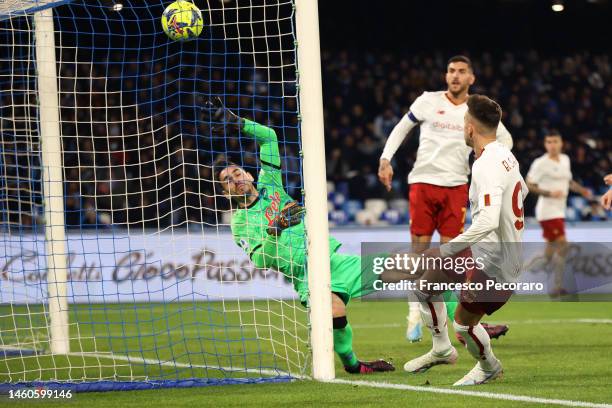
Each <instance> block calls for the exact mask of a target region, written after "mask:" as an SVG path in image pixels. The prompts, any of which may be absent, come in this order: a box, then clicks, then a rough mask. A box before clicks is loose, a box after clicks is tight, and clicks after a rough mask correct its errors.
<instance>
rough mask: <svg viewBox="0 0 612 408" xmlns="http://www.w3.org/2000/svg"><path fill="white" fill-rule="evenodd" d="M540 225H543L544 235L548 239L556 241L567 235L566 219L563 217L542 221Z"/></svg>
mask: <svg viewBox="0 0 612 408" xmlns="http://www.w3.org/2000/svg"><path fill="white" fill-rule="evenodd" d="M540 225H541V226H542V236H543V237H544V239H546V240H547V241H555V240H556V239H557V238H559V237H562V236H564V235H565V220H564V219H563V218H553V219H552V220H544V221H540Z"/></svg>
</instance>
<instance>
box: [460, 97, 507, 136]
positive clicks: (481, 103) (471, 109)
mask: <svg viewBox="0 0 612 408" xmlns="http://www.w3.org/2000/svg"><path fill="white" fill-rule="evenodd" d="M467 106H468V113H469V114H470V116H472V117H473V118H474V119H476V120H477V121H478V122H480V123H481V124H482V125H483V126H484V127H486V128H487V129H490V130H492V129H495V128H497V126H498V125H499V121H500V120H501V116H502V109H501V107H500V106H499V104H498V103H497V102H495V101H494V100H493V99H491V98H488V97H486V96H484V95H478V94H474V95H470V96H469V97H468V100H467Z"/></svg>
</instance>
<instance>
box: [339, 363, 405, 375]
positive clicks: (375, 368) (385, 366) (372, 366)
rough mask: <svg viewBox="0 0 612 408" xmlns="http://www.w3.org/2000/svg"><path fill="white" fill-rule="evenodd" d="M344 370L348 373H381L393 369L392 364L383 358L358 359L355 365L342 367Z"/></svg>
mask: <svg viewBox="0 0 612 408" xmlns="http://www.w3.org/2000/svg"><path fill="white" fill-rule="evenodd" d="M344 370H345V371H346V372H347V373H350V374H372V373H382V372H387V371H395V367H393V364H391V363H389V362H386V361H385V360H375V361H359V363H358V364H357V365H356V366H355V367H347V366H345V367H344Z"/></svg>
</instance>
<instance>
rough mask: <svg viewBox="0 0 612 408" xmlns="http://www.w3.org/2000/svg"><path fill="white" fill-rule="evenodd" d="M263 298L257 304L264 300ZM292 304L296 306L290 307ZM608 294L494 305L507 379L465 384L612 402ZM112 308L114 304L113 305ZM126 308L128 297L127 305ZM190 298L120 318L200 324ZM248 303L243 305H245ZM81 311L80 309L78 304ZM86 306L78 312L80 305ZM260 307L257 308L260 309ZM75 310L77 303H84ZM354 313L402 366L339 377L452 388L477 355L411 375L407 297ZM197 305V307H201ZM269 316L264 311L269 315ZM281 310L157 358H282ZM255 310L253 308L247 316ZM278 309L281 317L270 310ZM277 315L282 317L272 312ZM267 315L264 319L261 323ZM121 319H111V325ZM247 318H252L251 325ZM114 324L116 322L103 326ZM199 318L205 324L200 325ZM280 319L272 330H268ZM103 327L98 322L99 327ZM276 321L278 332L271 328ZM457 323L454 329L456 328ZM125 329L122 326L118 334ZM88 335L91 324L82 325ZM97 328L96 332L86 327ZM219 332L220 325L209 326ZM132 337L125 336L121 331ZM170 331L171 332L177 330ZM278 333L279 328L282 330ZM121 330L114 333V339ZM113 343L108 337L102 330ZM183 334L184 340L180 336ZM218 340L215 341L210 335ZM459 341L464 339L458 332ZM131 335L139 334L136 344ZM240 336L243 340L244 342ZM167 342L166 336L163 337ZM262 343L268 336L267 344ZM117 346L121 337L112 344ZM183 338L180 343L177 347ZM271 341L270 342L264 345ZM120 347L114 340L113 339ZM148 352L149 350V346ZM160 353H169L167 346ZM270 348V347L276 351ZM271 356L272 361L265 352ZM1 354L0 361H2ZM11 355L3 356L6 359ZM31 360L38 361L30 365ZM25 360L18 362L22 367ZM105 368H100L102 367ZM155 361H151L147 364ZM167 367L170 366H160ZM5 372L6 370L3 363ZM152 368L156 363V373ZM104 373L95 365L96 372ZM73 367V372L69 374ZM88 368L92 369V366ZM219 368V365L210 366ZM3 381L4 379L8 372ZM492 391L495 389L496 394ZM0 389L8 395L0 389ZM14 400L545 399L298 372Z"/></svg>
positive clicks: (367, 347) (358, 341) (393, 402)
mask: <svg viewBox="0 0 612 408" xmlns="http://www.w3.org/2000/svg"><path fill="white" fill-rule="evenodd" d="M256 306H257V307H255V308H254V310H255V311H243V313H244V316H238V315H234V316H233V317H232V314H231V313H230V314H229V316H230V317H228V316H223V317H222V316H217V318H219V319H222V320H221V321H220V322H226V323H227V324H229V325H230V326H232V327H234V325H235V324H236V322H237V319H238V320H241V323H240V324H242V326H243V327H247V328H248V319H252V320H257V319H260V318H261V319H263V318H265V317H264V316H261V317H260V316H258V315H257V314H258V313H260V314H261V313H263V310H264V309H265V308H264V307H263V306H264V305H256ZM260 306H261V307H260ZM289 306H290V307H289ZM610 306H611V305H610V303H603V302H602V303H596V302H583V303H570V302H534V303H528V302H519V301H515V302H511V303H509V304H508V305H506V306H505V307H504V308H502V309H501V310H500V311H499V312H497V313H496V314H495V315H494V316H492V317H489V319H488V321H489V322H508V323H509V325H510V332H509V333H508V335H507V336H505V337H503V338H502V339H500V340H496V341H494V342H493V347H494V351H495V353H496V355H497V356H498V357H499V358H500V359H501V361H502V363H503V365H504V371H505V376H504V378H503V379H502V380H500V381H496V382H494V383H491V384H487V385H484V386H479V387H470V388H469V391H478V392H488V393H493V394H512V395H521V396H530V397H537V398H547V399H563V400H572V401H581V402H590V403H600V404H612V386H611V385H610V381H611V379H612V367H611V364H610V362H611V361H612V360H611V358H610V355H611V353H612V307H610ZM109 307H110V308H112V307H111V306H109ZM121 307H122V308H123V307H124V306H121ZM185 307H187V306H173V307H171V308H170V309H168V307H166V309H164V307H163V306H160V305H157V306H155V308H154V309H151V308H148V309H143V310H148V311H149V312H148V313H151V315H150V316H148V317H149V318H151V317H152V316H153V315H157V316H162V315H163V313H164V310H165V311H166V313H167V312H168V310H170V311H171V312H172V313H170V317H168V319H170V321H168V319H166V318H164V320H163V321H158V320H157V319H149V322H148V323H146V322H147V319H146V318H145V317H147V316H145V315H129V314H127V312H124V313H123V317H122V319H127V321H128V323H129V320H130V319H134V318H136V317H138V318H139V321H142V322H141V323H140V324H148V325H150V327H149V328H148V330H149V332H153V333H154V332H155V330H156V325H158V326H157V329H159V330H163V328H165V327H168V323H170V324H169V326H170V327H180V326H181V325H182V326H184V327H191V328H194V327H196V328H197V327H198V326H197V322H198V321H199V319H198V314H197V313H194V310H193V309H194V307H193V305H190V306H189V308H188V310H189V314H188V313H183V314H182V313H178V312H177V311H180V310H181V308H185ZM201 307H202V310H200V312H202V313H203V311H205V310H207V307H206V306H204V305H202V306H201ZM279 307H281V306H279V305H275V306H274V307H273V309H274V310H275V311H278V309H279ZM244 309H247V308H246V307H245V308H244ZM82 310H83V309H82ZM82 310H81V311H82ZM257 310H261V312H258V311H257ZM81 311H79V312H81ZM348 311H349V315H348V316H349V321H350V322H351V324H352V325H353V328H354V348H355V351H356V353H357V355H358V356H359V357H360V358H362V359H374V358H385V359H390V360H392V361H393V362H394V363H395V365H396V368H397V371H395V372H394V373H390V374H384V375H370V376H351V375H349V374H346V373H344V371H343V370H342V367H341V365H340V363H339V361H338V360H337V359H336V373H337V377H338V378H341V379H348V380H365V381H371V382H388V383H396V384H409V385H414V386H424V387H428V388H451V385H452V383H453V382H454V381H455V380H457V379H458V378H460V377H461V376H463V375H464V374H465V373H466V372H467V371H468V370H469V369H470V368H471V367H472V366H473V364H474V361H473V360H472V359H471V357H470V356H469V355H468V353H467V351H466V350H464V349H460V350H459V352H460V360H459V361H458V363H457V364H456V365H454V366H440V367H434V368H433V369H431V370H430V371H429V372H427V373H424V374H419V375H410V374H407V373H404V372H403V371H402V365H403V363H404V362H405V361H406V360H408V359H411V358H413V357H416V356H418V355H420V354H422V353H424V352H426V351H427V350H428V349H429V347H430V342H429V339H428V337H427V334H426V336H425V340H424V341H423V342H421V343H416V344H409V343H407V342H406V340H405V338H404V330H405V327H404V323H405V314H406V311H407V306H406V304H405V302H352V303H351V304H350V305H349V308H348ZM196 312H197V310H196ZM289 312H293V313H296V316H298V317H299V318H297V319H296V320H297V321H300V318H301V314H300V313H301V312H300V311H299V310H298V309H296V308H294V307H293V306H291V305H288V306H287V307H286V310H284V313H289ZM266 315H267V314H266ZM280 315H281V314H277V313H273V317H272V318H270V317H267V318H268V319H269V320H268V322H267V323H269V327H268V326H267V328H268V330H267V332H266V333H267V335H269V336H271V337H272V338H273V339H274V341H266V342H260V343H259V345H258V346H255V343H253V344H247V343H244V342H243V343H240V342H237V343H236V344H233V343H232V342H231V341H229V340H230V337H231V336H230V335H229V334H227V332H225V333H226V335H227V336H228V337H226V338H225V340H227V341H229V344H224V343H221V344H222V345H221V346H219V344H218V345H217V347H218V348H217V350H216V352H217V353H218V354H220V355H222V356H223V357H214V356H213V355H212V354H213V353H210V355H208V356H205V357H203V356H198V355H197V353H195V354H193V355H192V354H189V353H187V354H180V350H191V352H192V351H193V350H194V348H193V344H191V345H190V344H189V342H193V341H198V342H199V344H200V347H201V349H202V350H206V352H207V353H209V352H210V347H212V343H211V342H209V343H206V341H202V340H195V339H192V338H191V337H190V336H185V335H182V337H181V334H180V333H177V334H176V336H177V337H176V339H174V337H171V339H170V340H173V339H174V340H175V341H170V342H169V343H167V344H168V345H171V347H168V348H167V349H162V350H161V352H157V353H158V354H159V353H161V355H158V358H159V359H161V360H164V359H167V358H169V357H170V355H171V354H172V355H175V356H176V357H177V358H179V360H180V361H191V362H193V363H194V364H197V363H198V362H200V363H201V362H204V361H205V359H206V358H207V359H208V360H206V361H208V362H209V363H210V362H211V359H214V358H218V359H220V360H219V362H220V363H221V364H222V365H228V364H233V365H234V366H239V365H240V364H239V362H237V361H232V358H234V360H235V357H232V354H233V353H239V352H240V351H241V350H242V351H246V352H247V353H250V354H248V357H247V358H248V359H254V358H259V359H261V360H260V361H264V364H265V365H267V366H274V364H276V366H278V367H281V366H283V364H286V361H285V359H282V358H281V359H280V360H276V361H275V360H274V358H272V357H269V356H268V353H267V351H269V348H270V347H280V344H281V340H283V339H282V338H281V337H282V336H283V335H284V336H287V332H289V333H291V332H292V331H291V330H289V329H288V328H285V329H284V330H280V327H279V325H282V324H287V321H291V319H287V318H281V317H280ZM248 316H250V317H248ZM274 316H276V317H274ZM275 319H276V320H275ZM119 321H120V320H119V319H118V320H117V321H116V322H112V321H111V322H110V323H111V324H110V325H109V326H103V327H104V330H111V331H113V332H112V333H107V334H110V335H111V337H113V340H112V341H121V342H124V343H125V348H126V351H130V352H131V353H130V354H134V352H136V351H137V350H136V349H135V348H136V347H140V349H142V350H152V349H153V345H154V344H153V342H154V341H155V337H152V338H149V337H147V338H146V339H145V342H144V343H143V340H142V339H140V344H138V341H139V340H138V339H137V338H135V337H134V338H131V337H129V336H130V333H125V330H127V329H126V327H127V328H129V327H130V326H131V327H132V328H133V327H134V326H133V323H134V322H132V324H131V325H122V324H119ZM262 322H263V321H261V320H258V323H262ZM113 323H115V324H113ZM245 323H247V324H246V325H245ZM107 327H110V328H107ZM203 327H204V326H202V330H203ZM272 328H274V329H272ZM90 329H91V328H89V329H88V328H85V327H81V330H83V331H84V332H87V331H88V330H90ZM97 329H99V330H103V329H102V326H101V327H99V328H97ZM276 329H278V331H277V332H274V331H273V330H276ZM294 329H295V330H294V331H293V333H294V334H297V336H296V337H303V336H304V334H305V332H306V328H305V327H303V326H301V323H300V324H298V325H296V326H295V328H294ZM215 330H220V332H219V333H217V334H216V335H217V339H218V340H219V339H222V338H223V337H222V334H223V333H224V331H223V328H218V329H215ZM451 331H452V329H451ZM122 332H123V334H122ZM102 333H103V332H102V331H98V332H97V335H96V337H98V336H100V337H103V336H102V335H101V334H102ZM189 333H195V334H197V330H195V331H194V330H191V331H190V332H189ZM238 333H239V334H240V336H247V337H248V336H251V335H252V333H249V332H246V331H245V332H238ZM81 334H82V335H84V336H85V335H86V334H87V333H81ZM90 334H91V333H90ZM199 334H200V335H204V337H206V336H209V337H210V335H211V333H210V332H203V331H201V332H200V333H199ZM213 334H214V333H213ZM126 335H127V336H128V338H127V340H126V339H125V336H126ZM164 335H165V336H168V334H164V333H159V334H158V335H157V336H156V337H158V340H157V341H158V342H162V343H163V340H162V338H163V337H164ZM170 336H174V334H171V335H170ZM279 336H281V337H279ZM115 337H116V339H115ZM192 337H195V336H192ZM105 340H106V342H108V341H109V340H108V339H105ZM285 340H289V341H292V342H294V346H295V347H292V348H291V350H294V349H296V350H298V351H299V353H296V354H295V355H291V356H287V358H288V359H290V360H291V359H295V358H298V357H297V356H298V355H301V354H300V353H302V352H304V353H307V349H306V348H305V345H304V344H302V343H301V340H296V339H294V338H292V337H291V336H289V337H286V338H285ZM181 341H182V342H183V343H182V345H181ZM211 341H212V340H211ZM453 341H454V343H455V345H457V346H459V344H458V342H457V341H456V340H454V339H453ZM132 342H133V343H132ZM238 343H240V344H238ZM160 344H161V343H160ZM264 344H266V345H264ZM244 346H247V347H255V348H257V347H259V349H254V350H248V349H244V348H242V347H244ZM97 347H98V349H99V350H103V349H104V347H105V346H104V342H103V341H99V342H98V344H97ZM113 347H115V346H113ZM181 347H183V348H181ZM266 348H268V350H266ZM115 349H116V347H115ZM276 351H277V352H278V351H279V350H278V349H277V350H276ZM147 353H148V354H147ZM147 353H145V354H146V355H145V357H146V358H149V357H151V355H152V354H155V353H153V352H147ZM164 353H166V354H165V355H164ZM270 354H271V353H270ZM266 359H268V360H266ZM247 363H248V365H249V366H255V365H254V363H255V362H254V361H252V360H251V361H248V362H247ZM2 364H3V363H2V361H1V360H0V368H5V367H3V366H2ZM4 364H6V363H4ZM11 368H12V369H13V371H17V368H19V367H16V368H15V367H11ZM29 368H30V369H31V368H32V367H29ZM23 369H24V368H23V367H21V370H23ZM89 370H93V371H95V370H96V369H95V368H90V369H89ZM98 370H99V369H98ZM131 370H132V371H133V372H134V373H135V374H142V373H139V372H138V367H136V368H134V367H132V368H131ZM149 370H150V368H149ZM160 370H161V371H159V372H157V374H160V373H161V374H162V375H164V374H165V375H167V376H172V375H175V374H176V373H177V372H179V374H180V375H182V374H185V375H186V376H189V375H192V374H193V372H191V371H189V370H186V371H187V372H186V373H183V371H182V370H178V371H177V370H176V369H175V368H172V369H169V368H162V369H160ZM164 370H167V371H164ZM2 371H3V372H4V371H5V370H2ZM150 373H151V372H150ZM98 374H99V373H98ZM73 375H74V373H73ZM92 375H96V373H93V374H92ZM209 375H212V376H214V375H215V374H211V373H209ZM2 380H6V379H2ZM493 397H495V396H493ZM0 398H4V397H0ZM3 402H8V403H9V406H12V405H14V406H28V405H32V406H41V404H44V405H47V404H49V405H53V406H63V405H65V406H75V405H74V404H75V403H76V404H77V405H78V406H87V407H118V406H121V407H124V406H125V407H132V406H133V407H139V408H140V407H143V406H147V407H154V406H160V407H161V406H163V407H167V406H192V405H193V406H236V407H238V406H242V407H243V406H246V405H249V406H252V405H255V406H270V405H272V406H314V405H318V406H322V405H325V406H329V405H331V406H363V405H366V406H369V405H371V406H380V405H386V406H407V405H412V406H425V405H426V404H431V405H432V406H435V407H446V406H448V407H451V406H452V407H463V406H478V407H483V406H484V407H487V406H491V407H515V406H539V405H538V404H537V403H529V402H518V401H504V400H502V399H497V398H483V397H477V396H468V395H446V394H438V393H429V392H422V391H408V390H393V389H380V388H373V387H369V386H362V385H361V386H355V385H345V384H322V383H318V382H314V381H309V380H300V381H296V382H293V383H283V384H257V385H251V384H249V385H231V386H213V387H199V388H190V389H164V390H150V391H130V392H108V393H83V394H77V395H76V396H75V397H74V398H73V399H72V400H71V401H52V402H42V401H32V400H31V401H14V400H12V401H6V400H4V401H3Z"/></svg>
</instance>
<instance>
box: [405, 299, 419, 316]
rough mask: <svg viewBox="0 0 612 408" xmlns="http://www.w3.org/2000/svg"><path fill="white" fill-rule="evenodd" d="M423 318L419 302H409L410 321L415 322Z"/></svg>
mask: <svg viewBox="0 0 612 408" xmlns="http://www.w3.org/2000/svg"><path fill="white" fill-rule="evenodd" d="M420 316H421V305H420V303H419V302H412V301H411V302H408V319H409V320H413V319H416V318H420Z"/></svg>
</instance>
